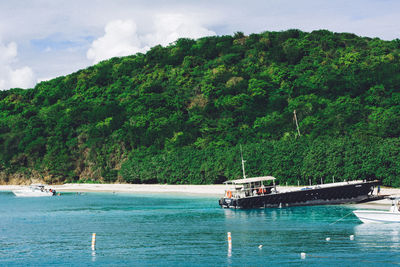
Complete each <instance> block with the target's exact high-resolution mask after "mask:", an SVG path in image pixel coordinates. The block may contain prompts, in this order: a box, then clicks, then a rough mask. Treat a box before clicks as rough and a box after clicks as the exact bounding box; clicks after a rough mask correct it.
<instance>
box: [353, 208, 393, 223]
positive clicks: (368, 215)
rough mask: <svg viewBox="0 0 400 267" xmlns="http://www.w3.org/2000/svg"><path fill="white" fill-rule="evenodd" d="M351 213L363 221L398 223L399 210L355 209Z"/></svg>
mask: <svg viewBox="0 0 400 267" xmlns="http://www.w3.org/2000/svg"><path fill="white" fill-rule="evenodd" d="M353 213H354V215H356V216H357V218H358V219H360V221H362V222H363V223H400V213H399V212H391V211H376V210H355V211H353Z"/></svg>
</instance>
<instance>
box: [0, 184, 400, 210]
mask: <svg viewBox="0 0 400 267" xmlns="http://www.w3.org/2000/svg"><path fill="white" fill-rule="evenodd" d="M22 187H23V186H21V185H0V191H11V190H15V189H20V188H22ZM48 187H49V188H53V189H55V190H56V191H58V192H121V193H132V194H134V193H178V194H185V195H193V196H199V195H211V196H216V197H221V196H223V195H224V192H225V189H226V187H225V185H221V184H218V185H167V184H63V185H51V186H48ZM297 188H299V187H294V186H277V190H278V191H287V190H294V189H297ZM374 193H375V194H376V192H374ZM380 194H382V195H391V196H398V197H400V189H399V188H389V187H381V191H380ZM390 204H391V201H390V200H388V199H383V200H378V201H373V202H368V203H366V204H356V205H357V206H364V207H366V208H367V207H370V208H387V205H390Z"/></svg>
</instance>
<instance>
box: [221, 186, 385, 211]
mask: <svg viewBox="0 0 400 267" xmlns="http://www.w3.org/2000/svg"><path fill="white" fill-rule="evenodd" d="M378 184H379V182H378V181H371V182H360V183H349V184H344V185H338V186H329V187H321V188H313V189H307V190H295V191H289V192H282V193H271V194H267V195H261V196H251V197H244V198H237V199H236V198H226V197H225V198H221V199H220V200H219V205H220V206H221V207H223V208H239V209H252V208H277V207H289V206H310V205H327V204H345V203H359V202H366V201H370V200H376V199H381V198H382V197H377V196H372V195H371V194H372V192H373V190H374V188H375V186H377V185H378Z"/></svg>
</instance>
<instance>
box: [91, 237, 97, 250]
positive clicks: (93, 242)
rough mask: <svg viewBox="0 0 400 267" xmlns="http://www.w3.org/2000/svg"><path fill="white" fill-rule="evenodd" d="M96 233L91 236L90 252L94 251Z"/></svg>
mask: <svg viewBox="0 0 400 267" xmlns="http://www.w3.org/2000/svg"><path fill="white" fill-rule="evenodd" d="M95 246H96V233H93V234H92V250H95V249H96V247H95Z"/></svg>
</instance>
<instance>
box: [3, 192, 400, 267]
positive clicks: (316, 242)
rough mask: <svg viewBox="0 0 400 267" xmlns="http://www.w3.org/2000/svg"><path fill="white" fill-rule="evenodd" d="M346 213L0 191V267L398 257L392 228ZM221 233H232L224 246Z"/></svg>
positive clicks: (325, 262) (397, 232) (384, 261)
mask: <svg viewBox="0 0 400 267" xmlns="http://www.w3.org/2000/svg"><path fill="white" fill-rule="evenodd" d="M351 210H352V208H351V207H346V206H315V207H294V208H282V209H267V210H248V211H243V210H236V211H235V210H223V209H220V208H219V206H218V201H217V199H216V198H210V197H208V198H207V197H187V196H182V195H155V194H142V195H129V194H106V193H87V194H84V195H77V194H74V193H66V194H63V195H61V196H60V197H50V198H16V197H14V195H13V194H12V193H11V192H0V265H2V266H3V265H36V266H38V265H40V266H43V265H57V264H59V265H74V266H87V265H119V266H121V265H125V266H126V265H129V266H143V265H145V266H160V265H161V266H166V265H169V266H171V265H172V266H266V265H283V266H284V265H307V266H310V265H311V266H337V265H339V264H341V265H343V266H349V265H353V266H382V265H388V266H390V265H397V264H400V226H399V225H372V226H368V225H363V224H360V223H359V222H358V220H357V218H355V217H354V216H353V215H349V216H347V217H345V218H344V219H342V220H340V221H338V222H337V223H334V222H335V221H337V220H339V219H340V218H342V217H344V216H346V215H348V214H349V213H350V212H351ZM332 223H334V224H332ZM93 232H95V233H97V238H96V251H95V253H93V252H92V250H91V237H92V233H93ZM227 232H231V233H232V250H231V252H229V250H228V244H227ZM350 235H354V236H355V237H354V240H350V239H349V236H350ZM327 237H330V238H331V240H330V241H329V242H328V241H326V238H327ZM259 245H263V248H262V249H261V250H260V249H259V248H258V246H259ZM301 252H306V253H307V257H306V259H303V260H302V259H301V258H300V253H301Z"/></svg>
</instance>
